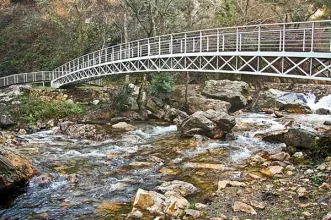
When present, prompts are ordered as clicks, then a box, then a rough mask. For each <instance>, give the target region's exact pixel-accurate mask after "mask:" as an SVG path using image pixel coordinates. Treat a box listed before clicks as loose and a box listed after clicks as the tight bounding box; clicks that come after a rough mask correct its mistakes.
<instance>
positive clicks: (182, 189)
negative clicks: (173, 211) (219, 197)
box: [156, 180, 200, 196]
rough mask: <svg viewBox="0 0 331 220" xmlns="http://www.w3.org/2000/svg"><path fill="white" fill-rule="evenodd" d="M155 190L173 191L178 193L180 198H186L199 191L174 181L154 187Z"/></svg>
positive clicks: (187, 184)
mask: <svg viewBox="0 0 331 220" xmlns="http://www.w3.org/2000/svg"><path fill="white" fill-rule="evenodd" d="M156 189H157V190H160V191H162V192H164V193H165V192H168V191H173V192H177V193H179V194H180V195H181V196H187V195H190V194H193V193H196V192H199V191H200V190H199V189H198V188H197V187H195V186H194V185H193V184H191V183H187V182H183V181H179V180H174V181H171V182H164V183H162V184H161V185H160V186H158V187H156Z"/></svg>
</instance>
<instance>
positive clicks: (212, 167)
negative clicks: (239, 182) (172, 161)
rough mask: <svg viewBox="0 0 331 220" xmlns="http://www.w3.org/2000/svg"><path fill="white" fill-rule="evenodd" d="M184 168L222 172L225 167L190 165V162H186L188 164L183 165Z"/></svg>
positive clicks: (206, 164)
mask: <svg viewBox="0 0 331 220" xmlns="http://www.w3.org/2000/svg"><path fill="white" fill-rule="evenodd" d="M184 168H192V169H211V170H224V168H225V166H224V165H223V164H210V163H191V162H188V163H186V164H184Z"/></svg>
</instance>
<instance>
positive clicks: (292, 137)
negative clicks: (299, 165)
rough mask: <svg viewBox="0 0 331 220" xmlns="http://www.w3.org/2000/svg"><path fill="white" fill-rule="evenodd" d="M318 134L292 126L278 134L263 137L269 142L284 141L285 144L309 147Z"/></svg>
mask: <svg viewBox="0 0 331 220" xmlns="http://www.w3.org/2000/svg"><path fill="white" fill-rule="evenodd" d="M317 138H318V134H316V133H314V132H312V131H308V130H305V129H303V128H300V127H292V128H290V129H289V130H288V131H287V132H286V131H282V132H280V133H278V134H271V135H269V136H265V137H264V138H263V140H264V141H269V142H281V143H285V144H286V145H287V146H292V147H298V148H306V149H309V148H311V147H312V146H313V145H314V143H315V141H316V139H317Z"/></svg>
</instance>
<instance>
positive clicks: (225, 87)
mask: <svg viewBox="0 0 331 220" xmlns="http://www.w3.org/2000/svg"><path fill="white" fill-rule="evenodd" d="M247 92H248V84H247V83H245V82H241V81H230V80H219V81H216V80H209V81H206V82H205V86H204V89H203V91H202V94H203V95H205V96H207V97H208V98H213V99H218V100H223V101H226V102H229V103H230V104H231V108H230V110H231V111H237V110H239V109H241V108H244V107H245V106H246V105H247V104H248V100H247V98H246V97H245V95H246V93H247Z"/></svg>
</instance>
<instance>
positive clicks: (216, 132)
mask: <svg viewBox="0 0 331 220" xmlns="http://www.w3.org/2000/svg"><path fill="white" fill-rule="evenodd" d="M235 125H236V121H235V118H234V117H232V116H230V115H228V114H227V113H225V112H218V111H214V110H208V111H206V112H203V111H198V112H196V113H194V114H193V115H191V116H189V117H188V118H186V119H185V120H184V121H183V122H182V124H181V125H180V126H179V130H180V131H181V133H182V134H183V135H184V136H189V137H192V136H194V135H195V134H201V135H206V136H208V137H210V138H221V137H223V135H224V134H226V133H230V132H231V130H232V128H233V127H234V126H235Z"/></svg>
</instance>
